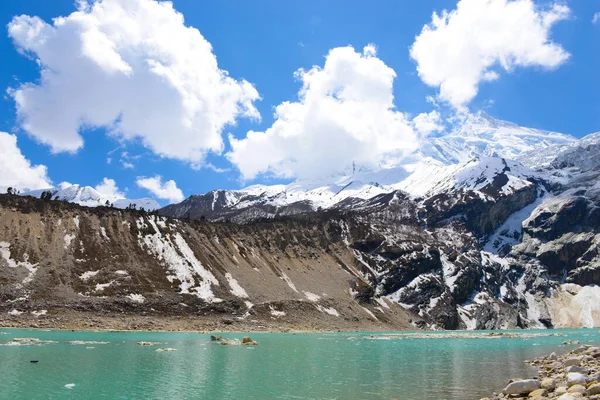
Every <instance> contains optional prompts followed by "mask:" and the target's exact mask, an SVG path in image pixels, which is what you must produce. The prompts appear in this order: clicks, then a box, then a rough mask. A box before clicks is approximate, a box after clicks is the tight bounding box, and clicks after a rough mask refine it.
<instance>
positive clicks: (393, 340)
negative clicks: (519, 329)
mask: <svg viewBox="0 0 600 400" xmlns="http://www.w3.org/2000/svg"><path fill="white" fill-rule="evenodd" d="M4 332H8V334H7V335H0V344H2V343H7V342H10V341H11V340H12V339H13V338H15V337H36V338H39V339H42V340H56V341H58V343H49V344H45V345H43V346H35V345H33V346H31V345H30V346H23V345H22V346H0V376H1V377H2V379H1V380H0V398H2V399H4V398H7V399H8V398H10V399H32V398H49V399H54V398H55V399H59V398H61V399H62V398H111V399H113V398H119V399H139V398H144V399H179V398H202V399H402V400H407V399H408V400H410V399H415V400H429V399H431V400H433V399H435V400H440V399H448V400H459V399H460V400H466V399H479V398H481V397H483V396H486V395H489V394H491V393H492V392H493V391H498V390H500V389H501V388H502V387H503V386H504V385H505V384H506V382H507V380H508V379H509V378H511V377H531V376H534V375H535V370H533V369H531V368H530V367H528V366H526V365H525V364H524V363H523V360H525V359H528V358H533V357H535V356H537V355H541V354H546V353H549V352H551V351H555V350H557V349H559V347H558V346H559V345H560V344H561V343H562V342H563V341H564V340H580V341H581V342H582V343H590V344H598V343H599V340H600V336H599V334H598V331H597V330H568V331H556V332H560V333H562V334H564V335H565V336H564V337H563V336H539V337H536V336H534V337H526V338H522V337H519V338H495V339H490V338H460V337H436V338H423V337H421V336H422V335H412V336H411V335H400V336H395V335H390V336H382V335H373V336H371V335H369V334H362V333H358V334H357V333H355V334H346V333H340V334H253V335H252V338H253V339H255V340H257V341H259V342H260V345H259V346H251V347H243V346H222V345H220V344H218V343H211V342H210V339H209V335H202V334H196V333H150V332H146V333H116V332H47V331H46V332H44V331H33V330H31V331H26V330H4ZM547 332H548V331H545V332H544V333H547ZM226 336H230V337H237V338H241V336H243V335H241V334H239V335H236V334H232V335H226ZM453 336H455V335H453ZM381 339H387V340H381ZM72 340H79V341H108V342H110V343H109V344H105V345H93V344H92V345H90V344H77V345H74V344H71V343H69V341H72ZM140 340H144V341H152V342H161V344H160V345H158V346H140V345H138V344H137V341H140ZM90 347H93V348H90ZM157 347H161V348H162V347H173V348H176V349H177V351H176V352H156V349H157ZM572 347H573V346H565V347H561V348H560V349H562V350H563V351H567V350H569V349H570V348H572ZM30 360H39V361H40V362H39V363H38V364H32V363H30ZM71 383H74V384H75V386H74V387H71V388H67V387H65V385H67V384H71Z"/></svg>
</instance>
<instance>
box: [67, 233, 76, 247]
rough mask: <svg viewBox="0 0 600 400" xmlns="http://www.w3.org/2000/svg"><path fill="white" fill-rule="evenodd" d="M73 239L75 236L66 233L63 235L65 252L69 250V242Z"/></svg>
mask: <svg viewBox="0 0 600 400" xmlns="http://www.w3.org/2000/svg"><path fill="white" fill-rule="evenodd" d="M74 239H75V235H73V234H69V233H67V234H66V235H65V250H67V249H68V248H69V246H70V245H71V242H72V241H73V240H74Z"/></svg>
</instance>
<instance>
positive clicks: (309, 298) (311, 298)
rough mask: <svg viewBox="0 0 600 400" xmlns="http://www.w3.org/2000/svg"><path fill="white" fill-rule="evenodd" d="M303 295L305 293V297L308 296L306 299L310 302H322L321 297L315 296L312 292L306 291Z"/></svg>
mask: <svg viewBox="0 0 600 400" xmlns="http://www.w3.org/2000/svg"><path fill="white" fill-rule="evenodd" d="M302 293H304V296H306V298H307V299H308V300H309V301H312V302H315V303H316V302H317V301H319V300H321V296H319V295H317V294H314V293H311V292H306V291H303V292H302Z"/></svg>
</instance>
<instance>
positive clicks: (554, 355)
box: [548, 352, 558, 361]
mask: <svg viewBox="0 0 600 400" xmlns="http://www.w3.org/2000/svg"><path fill="white" fill-rule="evenodd" d="M548 358H549V359H550V360H552V361H554V360H556V359H557V358H558V356H557V355H556V353H555V352H552V353H550V355H549V356H548Z"/></svg>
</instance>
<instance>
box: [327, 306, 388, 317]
mask: <svg viewBox="0 0 600 400" xmlns="http://www.w3.org/2000/svg"><path fill="white" fill-rule="evenodd" d="M315 307H317V310H319V311H321V312H322V313H325V314H328V315H333V316H334V317H339V316H340V313H339V312H338V311H337V310H336V309H335V308H333V307H323V306H322V305H320V304H317V305H316V306H315ZM371 315H372V313H371ZM373 317H374V316H373ZM375 319H377V318H375Z"/></svg>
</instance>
